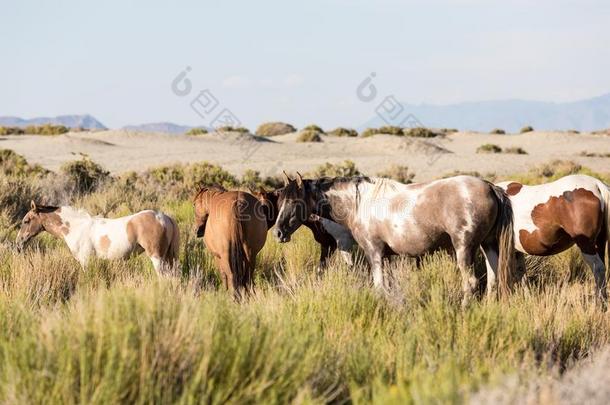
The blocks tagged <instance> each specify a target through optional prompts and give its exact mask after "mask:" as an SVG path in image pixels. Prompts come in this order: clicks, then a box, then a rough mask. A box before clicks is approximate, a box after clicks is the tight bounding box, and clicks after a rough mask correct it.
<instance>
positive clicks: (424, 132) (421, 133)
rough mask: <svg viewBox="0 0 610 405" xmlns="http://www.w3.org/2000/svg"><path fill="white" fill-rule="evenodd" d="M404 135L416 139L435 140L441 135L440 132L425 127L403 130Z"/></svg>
mask: <svg viewBox="0 0 610 405" xmlns="http://www.w3.org/2000/svg"><path fill="white" fill-rule="evenodd" d="M402 133H403V135H405V136H412V137H415V138H434V137H437V136H438V135H439V132H436V131H433V130H431V129H430V128H424V127H414V128H403V130H402ZM441 133H443V132H441Z"/></svg>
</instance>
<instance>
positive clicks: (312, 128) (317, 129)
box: [302, 124, 324, 134]
mask: <svg viewBox="0 0 610 405" xmlns="http://www.w3.org/2000/svg"><path fill="white" fill-rule="evenodd" d="M302 130H303V131H315V132H319V133H321V134H323V133H324V130H323V129H322V128H321V127H320V126H318V125H316V124H309V125H307V126H306V127H305V128H303V129H302Z"/></svg>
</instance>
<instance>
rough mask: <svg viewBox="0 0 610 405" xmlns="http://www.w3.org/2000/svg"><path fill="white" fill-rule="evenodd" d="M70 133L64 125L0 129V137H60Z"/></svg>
mask: <svg viewBox="0 0 610 405" xmlns="http://www.w3.org/2000/svg"><path fill="white" fill-rule="evenodd" d="M66 132H70V128H68V127H66V126H64V125H55V124H42V125H28V126H26V127H25V128H21V127H0V135H61V134H65V133H66Z"/></svg>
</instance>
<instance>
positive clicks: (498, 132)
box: [489, 128, 506, 135]
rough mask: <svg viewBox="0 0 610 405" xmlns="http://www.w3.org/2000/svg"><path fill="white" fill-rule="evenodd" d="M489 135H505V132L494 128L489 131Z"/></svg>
mask: <svg viewBox="0 0 610 405" xmlns="http://www.w3.org/2000/svg"><path fill="white" fill-rule="evenodd" d="M489 133H490V134H493V135H506V131H505V130H503V129H500V128H494V129H492V130H491V131H489Z"/></svg>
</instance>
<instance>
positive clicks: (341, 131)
mask: <svg viewBox="0 0 610 405" xmlns="http://www.w3.org/2000/svg"><path fill="white" fill-rule="evenodd" d="M327 134H328V135H330V136H347V137H356V136H358V131H356V130H355V129H351V128H343V127H338V128H335V129H333V130H332V131H329V132H328V133H327Z"/></svg>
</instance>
